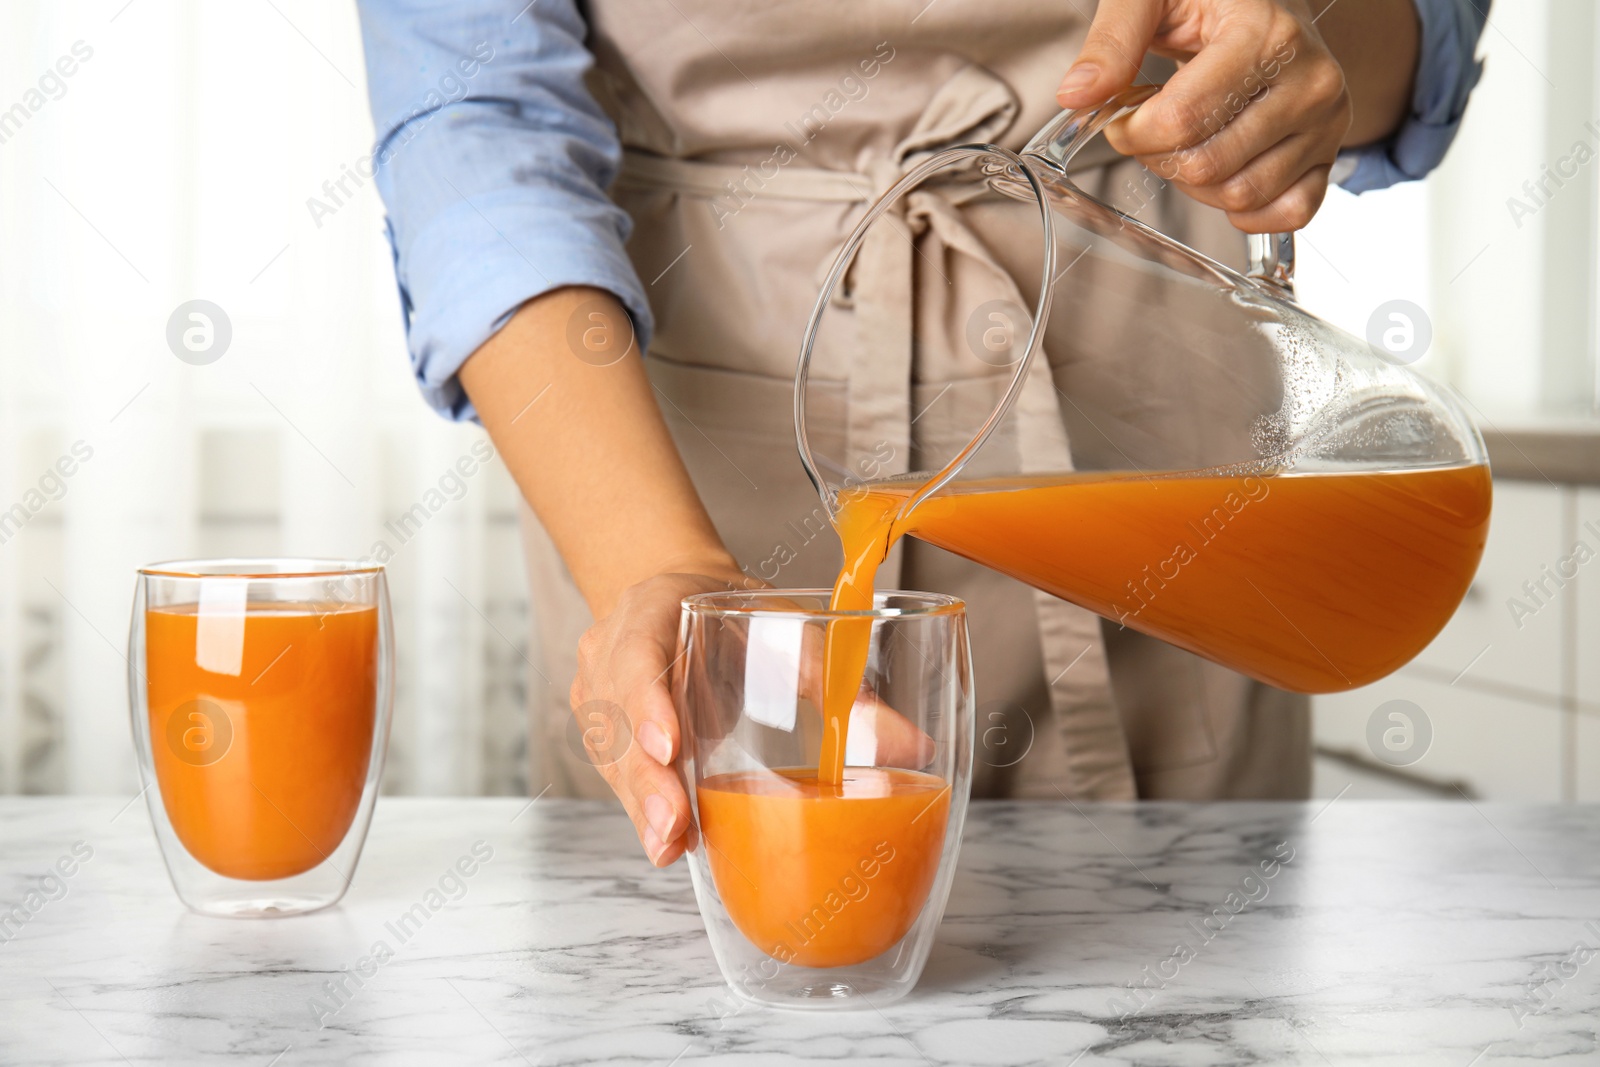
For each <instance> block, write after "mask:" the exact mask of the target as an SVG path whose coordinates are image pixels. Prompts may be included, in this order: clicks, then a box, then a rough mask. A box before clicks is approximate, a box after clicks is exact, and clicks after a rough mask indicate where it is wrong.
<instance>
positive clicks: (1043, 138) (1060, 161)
mask: <svg viewBox="0 0 1600 1067" xmlns="http://www.w3.org/2000/svg"><path fill="white" fill-rule="evenodd" d="M1160 91H1161V86H1159V85H1135V86H1132V87H1131V88H1127V89H1124V90H1122V91H1121V92H1119V93H1116V94H1114V95H1113V96H1112V97H1111V99H1109V100H1107V101H1106V102H1105V103H1103V104H1097V105H1095V106H1094V107H1081V108H1077V109H1076V110H1073V111H1063V112H1062V113H1061V114H1059V115H1057V116H1056V117H1055V118H1053V119H1051V120H1050V121H1049V122H1048V123H1046V124H1045V126H1044V128H1043V129H1041V130H1040V131H1039V132H1038V133H1036V134H1034V135H1033V139H1032V140H1031V141H1029V142H1028V144H1027V147H1026V148H1024V149H1023V150H1022V155H1023V156H1024V157H1026V158H1028V159H1032V160H1036V161H1038V162H1041V163H1044V164H1045V165H1046V166H1048V167H1050V168H1051V169H1052V170H1055V171H1057V172H1058V173H1060V174H1061V175H1063V176H1065V175H1066V173H1067V165H1068V164H1069V163H1071V162H1072V157H1073V156H1075V155H1077V154H1078V152H1079V150H1081V149H1082V148H1083V146H1084V145H1086V144H1088V143H1089V142H1090V141H1092V140H1094V139H1095V137H1097V136H1099V134H1100V131H1102V130H1104V129H1105V128H1106V127H1107V126H1109V125H1111V124H1112V123H1113V122H1115V121H1117V120H1118V119H1120V118H1122V117H1123V116H1124V115H1127V114H1129V113H1131V112H1133V111H1135V110H1137V109H1138V107H1139V105H1140V104H1142V103H1144V102H1145V101H1146V100H1148V99H1150V98H1151V97H1152V96H1154V95H1156V94H1157V93H1159V92H1160ZM1157 177H1159V175H1157ZM1248 236H1249V255H1250V266H1249V268H1248V269H1247V270H1246V271H1245V277H1247V278H1249V279H1251V280H1252V281H1255V282H1258V283H1260V284H1261V285H1263V286H1267V287H1269V288H1271V289H1272V290H1273V291H1274V292H1277V293H1279V294H1280V295H1283V296H1287V297H1290V298H1293V296H1294V234H1293V233H1252V234H1249V235H1248Z"/></svg>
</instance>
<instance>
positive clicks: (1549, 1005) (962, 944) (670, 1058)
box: [0, 797, 1600, 1067]
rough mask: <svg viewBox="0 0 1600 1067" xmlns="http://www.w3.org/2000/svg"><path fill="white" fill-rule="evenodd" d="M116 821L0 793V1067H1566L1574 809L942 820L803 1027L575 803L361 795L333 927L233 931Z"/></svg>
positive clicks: (1585, 996) (1594, 946) (118, 801)
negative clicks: (738, 977)
mask: <svg viewBox="0 0 1600 1067" xmlns="http://www.w3.org/2000/svg"><path fill="white" fill-rule="evenodd" d="M126 801H127V798H125V797H121V798H81V797H80V798H70V799H69V798H4V799H0V900H3V901H4V902H5V904H6V910H9V909H12V908H14V907H20V909H21V910H20V912H19V911H14V910H13V911H11V913H10V922H9V924H7V923H6V922H5V916H4V915H3V914H0V1063H7V1064H10V1063H19V1064H22V1063H26V1064H95V1063H105V1064H175V1063H213V1062H216V1063H221V1062H224V1061H226V1062H230V1063H255V1064H261V1065H263V1067H267V1065H277V1067H294V1065H298V1064H314V1063H335V1064H377V1063H385V1064H388V1063H475V1064H510V1065H517V1064H529V1065H539V1067H545V1065H549V1064H601V1063H605V1064H613V1063H615V1064H635V1065H655V1067H669V1065H672V1067H691V1065H704V1064H733V1063H741V1064H743V1063H757V1064H799V1063H811V1062H829V1063H844V1062H870V1063H872V1064H874V1065H880V1064H881V1065H883V1067H894V1065H908V1067H916V1065H928V1064H934V1065H944V1064H959V1065H1008V1064H1053V1065H1059V1064H1077V1065H1081V1067H1091V1065H1095V1064H1173V1065H1180V1064H1205V1065H1213V1064H1219V1065H1220V1064H1258V1063H1259V1064H1342V1063H1363V1064H1368V1063H1370V1064H1396V1065H1400V1064H1404V1065H1432V1064H1438V1065H1440V1067H1469V1065H1470V1067H1479V1065H1482V1067H1488V1065H1497V1064H1532V1063H1539V1064H1549V1063H1573V1064H1596V1063H1600V1036H1597V1027H1600V809H1597V808H1595V807H1581V806H1580V807H1555V806H1505V805H1489V804H1479V805H1472V804H1468V803H1370V802H1360V801H1351V800H1339V801H1335V802H1334V803H1333V804H1332V805H1328V804H1326V803H1324V802H1317V803H1312V804H1276V803H1273V804H1269V803H1225V804H1203V805H1192V806H1189V805H1175V804H1147V805H1082V806H1081V807H1077V808H1075V807H1074V806H1072V805H1068V804H1050V803H975V804H974V805H973V808H972V812H971V814H970V816H969V818H968V823H967V832H966V838H965V844H964V845H963V851H962V856H961V864H960V869H959V872H958V874H957V876H956V880H955V888H954V891H953V892H952V894H951V899H950V906H949V908H948V910H947V912H946V916H945V920H944V924H943V926H942V927H941V929H940V932H939V941H938V945H937V947H936V948H935V949H934V952H933V956H932V959H931V960H930V962H929V965H928V969H927V971H926V972H925V974H924V976H923V979H922V983H921V985H920V986H919V987H918V988H917V990H916V991H915V992H914V993H913V994H912V995H911V996H910V997H909V998H908V999H906V1000H904V1001H902V1002H900V1003H897V1004H893V1005H889V1006H887V1007H884V1008H882V1009H881V1010H870V1011H861V1012H852V1013H843V1014H831V1015H817V1014H794V1013H783V1012H771V1011H767V1010H765V1009H761V1008H756V1007H753V1006H748V1005H745V1004H743V1003H742V1002H740V1001H737V1000H734V999H733V998H732V997H731V995H729V994H728V993H727V992H726V991H725V989H724V987H723V986H722V983H721V980H720V978H719V977H718V974H717V971H716V966H715V963H714V962H713V960H712V957H711V952H710V949H709V948H708V946H707V944H706V940H705V936H704V933H703V931H702V929H701V925H700V919H699V913H698V912H697V911H696V908H695V903H694V896H693V893H692V892H691V890H690V887H689V878H688V874H687V871H686V870H685V869H684V867H683V865H682V864H679V865H678V866H676V867H674V868H672V869H669V870H666V871H654V870H652V869H651V868H649V867H648V866H647V865H646V864H645V862H644V860H643V859H642V858H641V857H640V856H639V854H638V852H637V849H636V847H635V845H634V843H633V840H632V835H631V833H630V830H629V827H628V825H627V823H626V822H625V820H624V819H623V817H622V816H621V815H620V814H619V813H618V812H617V811H616V810H615V809H613V808H612V807H611V806H610V805H606V804H599V803H590V802H582V801H564V800H551V799H544V800H539V801H537V802H535V803H533V804H531V805H530V804H529V803H528V802H527V801H526V800H500V799H494V800H424V799H402V798H384V799H383V800H382V801H381V802H380V803H379V805H378V811H377V816H376V819H375V821H374V824H373V828H372V833H371V835H370V838H369V840H368V842H367V847H366V852H365V855H364V856H363V857H362V859H361V864H360V868H359V870H358V872H357V874H356V879H355V884H354V885H353V886H352V888H351V890H350V893H349V894H348V895H347V896H346V898H345V900H344V902H343V903H342V904H341V905H340V906H339V907H337V908H335V909H332V910H330V911H327V912H323V913H321V914H317V915H312V916H307V917H303V918H297V919H289V920H280V921H254V922H251V921H237V920H224V919H208V918H203V917H200V916H197V915H193V914H191V913H189V912H188V911H186V910H185V909H184V908H183V907H182V906H181V905H180V904H179V903H178V901H177V899H176V897H175V896H174V895H173V893H172V890H171V887H170V885H169V884H168V882H167V876H166V872H165V870H164V869H163V867H162V865H161V860H160V856H159V854H158V852H157V850H156V844H155V839H154V837H153V835H152V833H151V830H150V825H149V821H148V818H147V816H146V813H145V807H144V804H143V803H142V802H141V803H137V804H127V803H126ZM463 859H465V860H467V862H465V863H462V864H460V865H458V861H462V860H463ZM466 869H471V871H472V873H471V874H470V875H466V874H463V873H461V872H462V871H464V870H466ZM69 870H70V872H71V873H70V874H68V873H66V872H67V871H69Z"/></svg>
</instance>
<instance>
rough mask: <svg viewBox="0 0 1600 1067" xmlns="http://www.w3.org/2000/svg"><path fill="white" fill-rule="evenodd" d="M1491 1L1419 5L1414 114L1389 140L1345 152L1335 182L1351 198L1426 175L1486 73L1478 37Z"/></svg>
mask: <svg viewBox="0 0 1600 1067" xmlns="http://www.w3.org/2000/svg"><path fill="white" fill-rule="evenodd" d="M1489 3H1490V0H1416V5H1417V15H1418V18H1419V19H1420V21H1421V25H1422V40H1421V44H1420V47H1419V50H1418V56H1417V76H1416V88H1415V89H1414V90H1413V92H1412V96H1411V111H1410V113H1409V114H1407V116H1406V119H1405V122H1404V123H1403V124H1402V125H1401V127H1400V129H1399V130H1397V131H1395V134H1394V135H1393V136H1392V137H1390V138H1389V139H1388V140H1387V141H1382V142H1379V143H1377V144H1370V145H1363V146H1362V147H1360V148H1353V149H1349V150H1347V151H1345V152H1341V153H1340V155H1339V161H1338V162H1337V163H1336V164H1335V165H1334V170H1333V179H1334V181H1336V182H1338V183H1339V185H1341V186H1343V187H1344V188H1345V189H1348V190H1349V191H1350V192H1352V193H1364V192H1368V191H1370V190H1372V189H1384V188H1387V187H1389V186H1391V185H1396V184H1398V183H1400V182H1407V181H1415V180H1416V179H1418V178H1423V177H1426V176H1427V175H1428V173H1429V172H1431V171H1432V170H1433V168H1435V167H1437V166H1438V165H1439V163H1440V161H1442V160H1443V159H1444V154H1445V152H1446V151H1447V150H1448V149H1449V147H1450V142H1452V141H1454V140H1455V137H1456V131H1457V130H1458V129H1460V127H1461V117H1462V115H1463V114H1464V113H1465V112H1466V110H1467V98H1468V97H1469V96H1471V95H1472V90H1473V87H1474V86H1476V85H1477V84H1478V78H1479V77H1480V76H1481V75H1482V74H1483V62H1482V61H1481V60H1479V59H1478V58H1477V57H1476V53H1477V49H1478V38H1479V37H1480V36H1482V34H1483V28H1484V26H1485V24H1487V22H1488V21H1489Z"/></svg>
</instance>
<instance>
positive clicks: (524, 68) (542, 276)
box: [357, 0, 1488, 419]
mask: <svg viewBox="0 0 1600 1067" xmlns="http://www.w3.org/2000/svg"><path fill="white" fill-rule="evenodd" d="M1482 2H1483V3H1484V10H1479V9H1478V8H1477V7H1476V5H1475V2H1474V0H1416V3H1417V9H1418V12H1419V14H1420V16H1421V22H1422V48H1421V56H1420V60H1419V64H1418V69H1417V78H1416V92H1415V94H1414V96H1413V99H1412V111H1411V114H1410V116H1409V117H1408V118H1407V120H1406V122H1405V123H1404V125H1403V126H1402V127H1401V129H1400V130H1399V131H1398V132H1397V133H1396V134H1395V135H1394V136H1393V137H1392V138H1390V139H1389V140H1388V141H1387V142H1385V143H1383V144H1378V145H1369V146H1366V147H1364V148H1360V149H1354V150H1351V151H1349V152H1346V153H1343V154H1342V155H1341V157H1340V162H1339V164H1338V166H1337V167H1336V168H1335V176H1336V177H1338V178H1339V180H1340V182H1341V184H1343V185H1344V187H1345V188H1347V189H1350V190H1352V191H1354V192H1364V191H1366V190H1368V189H1378V188H1382V187H1384V186H1387V185H1392V184H1394V183H1395V182H1400V181H1405V180H1408V179H1412V178H1420V177H1422V176H1423V175H1425V174H1427V173H1428V172H1429V171H1430V170H1432V169H1433V168H1434V167H1435V166H1437V165H1438V163H1439V161H1440V160H1441V159H1443V158H1444V153H1445V149H1446V148H1448V147H1449V144H1450V141H1451V140H1452V139H1453V138H1454V136H1455V132H1456V128H1457V126H1458V125H1459V124H1460V121H1461V115H1462V112H1463V110H1464V109H1465V107H1466V101H1467V96H1468V94H1469V93H1470V92H1471V91H1472V87H1473V86H1474V85H1475V84H1477V80H1478V75H1479V73H1480V72H1481V70H1482V64H1481V63H1479V62H1477V61H1476V60H1475V59H1474V58H1473V53H1474V50H1475V48H1476V46H1477V41H1478V35H1479V34H1480V33H1482V31H1483V26H1484V22H1485V21H1486V19H1487V17H1488V15H1487V6H1488V0H1482ZM357 7H358V8H359V11H360V15H361V36H362V43H363V46H364V48H365V51H366V58H367V90H368V93H369V95H370V97H371V102H372V114H373V119H374V121H375V123H376V125H377V131H378V139H377V142H376V143H375V144H374V146H373V151H372V156H371V159H370V161H363V166H364V169H368V170H371V171H373V172H375V176H376V184H377V187H378V192H379V194H380V195H381V196H382V197H383V202H384V205H385V207H386V208H387V210H388V231H389V243H390V247H391V248H392V249H393V252H394V260H395V275H396V278H397V279H398V281H399V285H400V305H401V309H402V312H403V314H404V316H405V325H406V340H407V346H408V348H409V349H410V353H411V364H412V369H413V371H414V373H415V374H416V378H417V383H418V384H419V385H420V386H421V388H422V395H423V397H424V398H425V399H426V400H427V401H428V403H429V404H431V405H432V406H433V407H434V408H435V409H436V410H438V411H439V412H440V413H441V414H444V415H446V416H448V417H450V418H453V419H468V418H474V417H475V413H474V412H473V410H472V404H471V402H470V401H469V400H468V399H467V396H466V393H465V392H464V391H463V390H462V388H461V384H460V382H459V381H458V380H457V377H456V372H457V371H458V370H460V368H461V364H463V363H464V362H466V359H467V357H468V356H470V355H471V354H472V353H473V352H475V351H476V350H477V349H478V347H479V346H480V345H482V344H483V343H484V342H485V341H487V340H488V339H489V338H490V337H491V336H493V335H494V334H495V332H496V331H498V330H499V329H500V328H501V327H502V326H504V325H505V324H506V322H507V320H509V319H510V318H511V316H512V314H514V313H515V312H516V310H517V309H518V308H519V307H521V306H522V305H523V304H524V303H525V302H527V301H528V300H531V299H533V298H534V297H536V296H539V295H540V294H542V293H546V292H549V291H550V290H552V289H557V288H560V287H562V286H568V285H587V286H593V287H595V288H598V289H605V290H608V291H610V292H611V293H614V294H615V295H616V296H617V298H618V299H619V300H620V301H621V302H622V304H623V306H624V307H626V308H627V309H628V312H629V313H630V314H631V315H632V316H633V321H634V327H635V329H636V331H637V333H638V338H639V346H640V351H644V350H645V349H647V348H648V346H649V340H650V333H651V330H652V326H653V322H652V319H651V315H650V304H649V302H648V301H647V300H646V299H645V293H644V287H643V286H642V285H641V284H640V283H639V278H638V276H637V275H636V274H635V273H634V270H633V265H632V264H631V263H630V262H629V260H628V257H627V254H626V253H625V252H624V251H623V244H624V242H626V241H627V239H628V234H629V232H630V228H631V223H630V221H629V219H628V216H627V215H626V213H624V212H623V211H622V210H621V209H620V208H618V207H617V206H616V205H615V204H613V203H612V202H611V200H610V199H609V198H608V197H607V196H606V189H607V187H608V186H609V185H610V184H611V181H612V179H613V178H614V177H615V176H616V173H617V168H618V166H619V164H620V161H621V146H620V144H619V143H618V140H617V134H616V130H615V129H614V128H613V127H612V125H611V122H610V121H609V120H608V119H607V118H606V116H605V114H604V113H603V112H602V111H601V110H600V108H599V106H598V105H596V103H595V102H594V100H593V99H592V98H591V97H590V95H589V93H588V90H587V89H586V88H585V86H584V82H583V76H584V72H585V71H587V70H588V69H589V67H590V65H591V63H592V59H591V57H590V55H589V52H588V50H587V49H586V48H585V47H584V36H585V33H586V28H585V26H584V23H583V19H582V17H581V16H580V15H579V14H578V10H577V5H576V2H575V0H537V2H535V3H526V0H458V2H454V3H438V2H429V0H358V4H357Z"/></svg>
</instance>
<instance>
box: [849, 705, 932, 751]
mask: <svg viewBox="0 0 1600 1067" xmlns="http://www.w3.org/2000/svg"><path fill="white" fill-rule="evenodd" d="M858 734H866V735H867V736H870V737H872V738H874V739H875V740H876V742H877V746H876V747H877V751H876V755H875V756H874V758H873V761H872V762H873V763H874V764H875V765H876V766H879V767H905V768H907V769H909V770H913V771H919V770H921V769H922V768H924V767H926V766H927V765H928V764H930V763H932V762H933V755H934V747H933V738H931V737H929V736H928V735H927V734H926V733H924V732H923V730H922V729H921V727H919V726H917V724H916V723H914V722H912V721H911V720H910V719H908V718H906V717H905V716H904V715H902V714H900V713H899V712H898V711H896V710H895V709H894V708H891V707H890V706H889V705H888V704H885V703H884V702H883V701H881V700H879V699H878V697H877V694H875V693H872V692H871V691H866V690H864V691H863V692H862V695H861V697H860V698H858V699H857V701H856V705H855V707H854V708H852V709H851V710H850V737H851V738H852V739H854V738H855V737H856V736H857V735H858Z"/></svg>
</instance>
